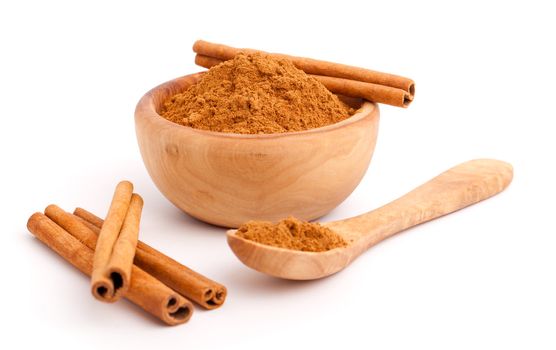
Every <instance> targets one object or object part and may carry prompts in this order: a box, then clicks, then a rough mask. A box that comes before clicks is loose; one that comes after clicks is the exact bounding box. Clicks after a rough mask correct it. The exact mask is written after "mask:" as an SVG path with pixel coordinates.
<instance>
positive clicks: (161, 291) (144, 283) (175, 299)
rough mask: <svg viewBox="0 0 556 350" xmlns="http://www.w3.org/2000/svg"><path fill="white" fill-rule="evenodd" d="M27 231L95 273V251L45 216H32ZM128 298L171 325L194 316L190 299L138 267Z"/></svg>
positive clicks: (85, 270)
mask: <svg viewBox="0 0 556 350" xmlns="http://www.w3.org/2000/svg"><path fill="white" fill-rule="evenodd" d="M70 215H71V214H70ZM27 228H28V229H29V231H30V232H31V233H33V234H34V235H35V236H36V237H37V238H38V239H39V240H40V241H42V242H43V243H44V244H46V245H47V246H48V247H49V248H51V249H52V250H54V251H55V252H56V253H57V254H58V255H60V256H61V257H63V258H64V259H65V260H66V261H68V262H69V263H71V264H72V265H73V266H75V267H76V268H77V269H79V270H80V271H81V272H83V273H84V274H86V275H88V276H90V275H91V274H92V272H93V256H94V253H93V249H91V248H90V247H88V246H87V245H85V244H84V243H83V242H82V241H80V239H79V238H76V237H74V236H73V235H71V234H70V233H68V232H67V231H66V230H64V229H63V228H62V227H60V226H59V225H57V224H56V223H55V222H54V221H52V220H51V219H50V218H48V217H47V216H46V215H44V214H42V213H35V214H33V215H31V217H30V218H29V220H28V222H27ZM125 298H127V299H129V300H130V301H131V302H133V303H134V304H136V305H138V306H140V307H141V308H143V309H144V310H145V311H147V312H149V313H150V314H152V315H153V316H155V317H157V318H159V319H160V320H162V321H163V322H165V323H166V324H168V325H171V326H174V325H178V324H182V323H185V322H187V321H188V320H189V318H190V317H191V315H192V313H193V305H192V304H191V302H190V301H189V300H187V299H185V298H184V297H182V296H181V295H179V294H178V293H176V292H174V291H173V290H171V289H170V288H168V287H167V286H165V285H164V284H162V283H161V282H160V281H158V280H157V279H156V278H154V277H152V276H151V275H149V274H148V273H146V272H145V271H143V270H141V269H140V268H138V267H137V266H133V268H132V276H131V282H130V285H129V289H128V291H127V293H126V295H125Z"/></svg>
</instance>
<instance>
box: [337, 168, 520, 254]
mask: <svg viewBox="0 0 556 350" xmlns="http://www.w3.org/2000/svg"><path fill="white" fill-rule="evenodd" d="M512 177H513V168H512V166H511V165H510V164H508V163H506V162H502V161H499V160H491V159H477V160H471V161H468V162H465V163H462V164H460V165H457V166H455V167H453V168H451V169H449V170H447V171H445V172H443V173H442V174H440V175H438V176H437V177H435V178H433V179H432V180H430V181H428V182H426V183H424V184H423V185H421V186H419V187H417V188H416V189H414V190H413V191H411V192H409V193H407V194H406V195H404V196H402V197H400V198H398V199H396V200H395V201H393V202H390V203H389V204H387V205H385V206H383V207H380V208H378V209H376V210H373V211H371V212H369V213H366V214H362V215H359V216H356V217H353V218H350V219H347V220H342V221H337V222H333V223H330V224H329V225H327V226H329V227H330V228H332V229H333V228H334V226H336V225H337V226H341V230H342V231H343V232H349V233H350V234H349V236H350V237H349V238H353V239H358V238H360V239H362V241H361V248H362V251H364V250H366V249H368V248H370V247H371V246H373V245H375V244H377V243H378V242H380V241H382V240H384V239H386V238H388V237H390V236H393V235H394V234H396V233H398V232H401V231H403V230H405V229H408V228H410V227H413V226H415V225H419V224H421V223H424V222H427V221H430V220H433V219H436V218H438V217H440V216H443V215H446V214H450V213H452V212H454V211H456V210H459V209H462V208H465V207H467V206H469V205H472V204H474V203H477V202H480V201H482V200H484V199H487V198H489V197H491V196H494V195H495V194H497V193H499V192H501V191H502V190H504V189H505V188H506V187H507V186H508V185H509V184H510V182H511V181H512ZM338 228H339V227H338Z"/></svg>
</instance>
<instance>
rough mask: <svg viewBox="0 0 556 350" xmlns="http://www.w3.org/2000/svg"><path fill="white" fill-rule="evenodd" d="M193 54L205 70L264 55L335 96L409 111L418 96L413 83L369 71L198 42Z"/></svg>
mask: <svg viewBox="0 0 556 350" xmlns="http://www.w3.org/2000/svg"><path fill="white" fill-rule="evenodd" d="M193 51H194V52H195V53H197V55H196V57H195V63H196V64H197V65H199V66H202V67H205V68H210V67H212V66H214V65H216V64H219V63H221V62H222V61H226V60H229V59H232V58H233V57H234V56H235V55H237V54H238V53H239V52H246V53H249V52H262V53H265V54H270V55H273V56H278V57H282V58H286V59H288V60H290V61H292V62H293V64H294V65H295V66H296V67H297V68H299V69H301V70H303V71H304V72H305V73H307V74H309V75H311V76H313V77H314V78H316V79H317V80H319V81H320V82H321V83H322V84H323V85H324V86H326V88H327V89H329V90H330V91H332V92H334V93H337V94H341V95H346V96H351V97H362V98H365V99H367V100H369V101H373V102H378V103H385V104H389V105H392V106H397V107H407V106H409V104H410V103H411V102H412V101H413V98H414V96H415V83H414V82H413V80H411V79H409V78H405V77H401V76H398V75H394V74H388V73H382V72H377V71H373V70H370V69H365V68H360V67H355V66H349V65H345V64H340V63H333V62H327V61H320V60H315V59H312V58H306V57H298V56H290V55H285V54H278V53H268V52H264V51H260V50H253V49H238V48H234V47H230V46H226V45H222V44H215V43H210V42H207V41H203V40H197V41H196V42H195V44H193Z"/></svg>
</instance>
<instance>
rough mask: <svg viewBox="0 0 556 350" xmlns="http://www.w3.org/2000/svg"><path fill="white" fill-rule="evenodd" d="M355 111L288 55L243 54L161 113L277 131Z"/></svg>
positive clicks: (196, 123) (210, 126)
mask: <svg viewBox="0 0 556 350" xmlns="http://www.w3.org/2000/svg"><path fill="white" fill-rule="evenodd" d="M353 112H354V110H353V109H352V108H350V107H349V106H348V105H346V104H345V103H343V102H342V101H340V100H339V99H338V97H337V96H336V95H334V94H332V93H331V92H330V91H328V90H327V89H326V87H324V85H323V84H321V83H320V82H319V81H317V80H316V79H315V78H313V77H310V76H308V75H307V74H305V73H304V72H303V71H302V70H299V69H297V68H296V67H295V66H294V65H293V64H292V62H291V61H289V60H288V59H284V58H276V57H272V56H269V55H265V54H262V53H252V54H245V53H240V54H238V55H236V56H235V58H233V59H232V60H229V61H226V62H223V63H221V64H219V65H217V66H215V67H213V68H211V69H210V70H209V71H208V72H207V73H205V74H204V75H203V76H202V78H201V80H200V81H199V82H197V83H196V84H194V85H192V86H191V87H189V89H188V90H186V91H185V92H183V93H179V94H176V95H174V96H172V97H171V98H170V99H169V100H168V101H166V102H165V104H164V106H163V108H162V110H161V115H162V116H163V117H164V118H166V119H168V120H170V121H172V122H174V123H177V124H181V125H185V126H189V127H193V128H197V129H203V130H211V131H218V132H226V133H239V134H271V133H283V132H293V131H301V130H307V129H312V128H318V127H322V126H325V125H329V124H333V123H337V122H339V121H341V120H344V119H346V118H348V117H349V116H350V115H351V114H353Z"/></svg>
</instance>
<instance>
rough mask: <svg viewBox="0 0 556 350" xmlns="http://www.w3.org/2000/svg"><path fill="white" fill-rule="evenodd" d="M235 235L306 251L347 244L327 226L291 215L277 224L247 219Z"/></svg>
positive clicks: (323, 249)
mask: <svg viewBox="0 0 556 350" xmlns="http://www.w3.org/2000/svg"><path fill="white" fill-rule="evenodd" d="M236 235H237V236H239V237H243V238H245V239H248V240H251V241H255V242H258V243H262V244H266V245H271V246H275V247H280V248H286V249H293V250H302V251H307V252H322V251H326V250H330V249H334V248H340V247H345V246H346V245H347V242H346V241H345V240H344V239H343V238H342V237H341V236H340V235H338V234H336V233H334V231H332V230H330V229H329V228H327V227H324V226H322V225H319V224H317V223H310V222H304V221H300V220H298V219H296V218H293V217H289V218H287V219H284V220H282V221H280V222H279V223H277V224H274V223H272V222H268V221H249V222H247V223H245V224H243V225H241V226H240V227H239V228H238V229H237V233H236Z"/></svg>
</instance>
